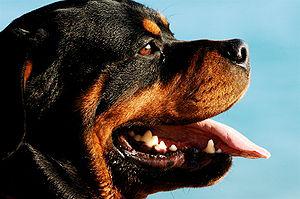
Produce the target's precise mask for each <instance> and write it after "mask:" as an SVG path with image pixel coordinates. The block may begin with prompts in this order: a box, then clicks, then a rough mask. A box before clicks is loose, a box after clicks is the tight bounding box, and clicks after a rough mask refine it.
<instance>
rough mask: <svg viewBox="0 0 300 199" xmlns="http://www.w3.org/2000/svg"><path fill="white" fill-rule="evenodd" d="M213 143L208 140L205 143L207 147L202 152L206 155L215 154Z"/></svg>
mask: <svg viewBox="0 0 300 199" xmlns="http://www.w3.org/2000/svg"><path fill="white" fill-rule="evenodd" d="M214 145H215V144H214V141H213V140H209V141H208V142H207V146H206V148H205V149H204V150H203V151H204V152H206V153H215V152H216V149H215V146H214Z"/></svg>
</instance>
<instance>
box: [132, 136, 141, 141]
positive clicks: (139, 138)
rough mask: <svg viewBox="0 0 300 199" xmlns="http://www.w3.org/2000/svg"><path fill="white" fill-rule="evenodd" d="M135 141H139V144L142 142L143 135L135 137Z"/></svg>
mask: <svg viewBox="0 0 300 199" xmlns="http://www.w3.org/2000/svg"><path fill="white" fill-rule="evenodd" d="M134 140H135V141H137V142H139V141H141V140H142V136H141V135H135V136H134Z"/></svg>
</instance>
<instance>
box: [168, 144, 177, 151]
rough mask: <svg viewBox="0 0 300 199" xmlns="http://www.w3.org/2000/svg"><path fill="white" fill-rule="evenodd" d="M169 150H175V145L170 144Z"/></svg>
mask: <svg viewBox="0 0 300 199" xmlns="http://www.w3.org/2000/svg"><path fill="white" fill-rule="evenodd" d="M169 150H170V151H177V147H176V146H175V145H174V144H172V145H171V146H170V148H169Z"/></svg>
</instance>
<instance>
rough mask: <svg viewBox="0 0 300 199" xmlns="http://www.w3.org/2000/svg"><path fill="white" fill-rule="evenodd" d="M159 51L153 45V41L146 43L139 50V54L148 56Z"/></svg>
mask: <svg viewBox="0 0 300 199" xmlns="http://www.w3.org/2000/svg"><path fill="white" fill-rule="evenodd" d="M157 51H159V49H158V47H156V46H155V44H154V43H148V44H147V45H146V46H144V47H143V48H142V49H141V50H140V51H139V54H140V55H142V56H149V55H152V54H154V53H155V52H157Z"/></svg>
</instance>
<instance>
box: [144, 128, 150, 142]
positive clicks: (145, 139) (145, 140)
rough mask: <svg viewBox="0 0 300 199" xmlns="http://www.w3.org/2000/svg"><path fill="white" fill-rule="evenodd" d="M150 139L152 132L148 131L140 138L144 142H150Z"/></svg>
mask: <svg viewBox="0 0 300 199" xmlns="http://www.w3.org/2000/svg"><path fill="white" fill-rule="evenodd" d="M151 139H152V132H151V131H150V130H148V131H146V133H145V134H144V135H143V137H142V141H144V142H146V143H147V142H150V141H151Z"/></svg>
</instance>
